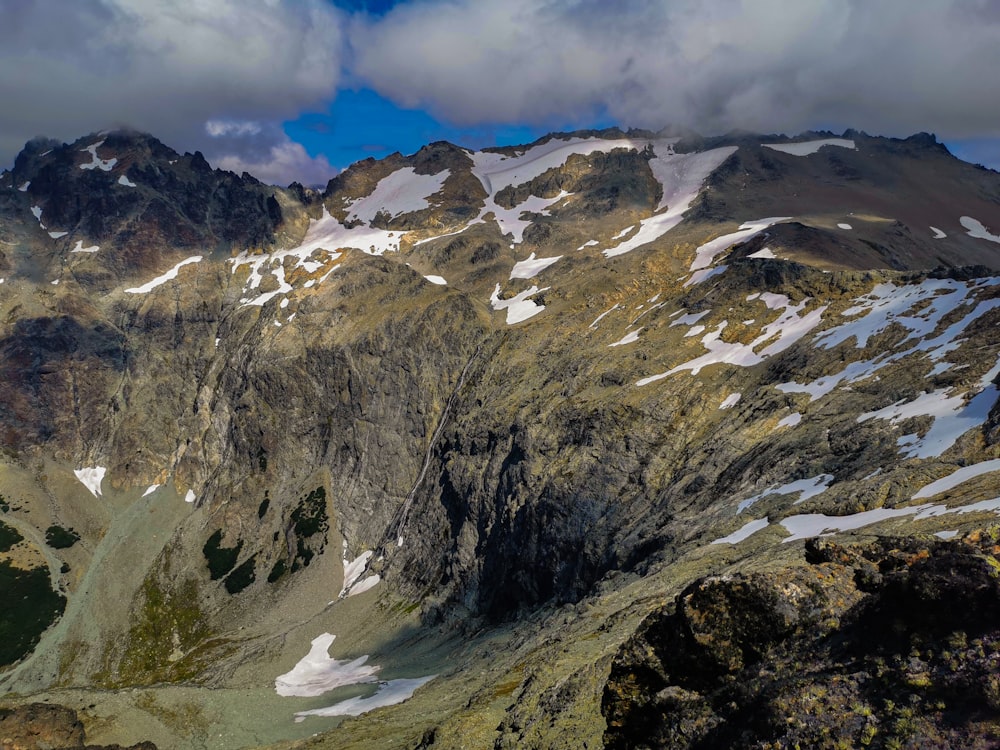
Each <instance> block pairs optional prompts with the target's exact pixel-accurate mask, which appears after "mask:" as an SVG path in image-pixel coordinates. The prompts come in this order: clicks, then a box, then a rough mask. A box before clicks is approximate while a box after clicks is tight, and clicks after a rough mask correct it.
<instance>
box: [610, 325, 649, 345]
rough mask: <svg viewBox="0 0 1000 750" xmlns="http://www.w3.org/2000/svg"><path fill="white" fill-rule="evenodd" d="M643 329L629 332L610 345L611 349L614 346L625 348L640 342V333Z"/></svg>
mask: <svg viewBox="0 0 1000 750" xmlns="http://www.w3.org/2000/svg"><path fill="white" fill-rule="evenodd" d="M641 330H642V328H636V329H635V330H634V331H629V332H628V333H626V334H625V335H624V336H622V337H621V338H620V339H618V341H616V342H615V343H613V344H608V346H609V347H612V346H624V345H625V344H631V343H634V342H636V341H638V340H639V331H641Z"/></svg>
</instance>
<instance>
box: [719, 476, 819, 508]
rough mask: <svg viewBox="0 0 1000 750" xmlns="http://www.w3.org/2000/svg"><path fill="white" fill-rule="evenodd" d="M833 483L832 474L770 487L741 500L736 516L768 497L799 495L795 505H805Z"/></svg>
mask: <svg viewBox="0 0 1000 750" xmlns="http://www.w3.org/2000/svg"><path fill="white" fill-rule="evenodd" d="M832 482H833V475H832V474H819V475H818V476H815V477H809V478H807V479H797V480H795V481H794V482H789V483H788V484H783V485H780V486H772V487H768V488H767V489H766V490H764V491H763V492H761V493H758V494H756V495H754V496H753V497H748V498H747V499H746V500H741V501H740V503H739V505H737V506H736V514H737V515H739V514H740V513H742V512H743V511H745V510H746V509H747V508H749V507H750V506H752V505H753V504H754V503H756V502H757V501H758V500H760V499H762V498H765V497H767V496H768V495H794V494H798V495H799V498H798V499H797V500H796V501H795V504H796V505H798V504H800V503H804V502H805V501H806V500H808V499H809V498H811V497H816V495H820V494H822V493H824V492H826V491H827V489H829V487H830V484H831V483H832Z"/></svg>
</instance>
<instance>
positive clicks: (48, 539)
mask: <svg viewBox="0 0 1000 750" xmlns="http://www.w3.org/2000/svg"><path fill="white" fill-rule="evenodd" d="M79 541H80V535H79V534H77V533H76V532H75V531H73V529H64V528H63V527H62V526H49V528H47V529H46V530H45V543H46V544H48V545H49V546H50V547H52V548H53V549H67V548H68V547H72V546H73V545H74V544H76V543H77V542H79Z"/></svg>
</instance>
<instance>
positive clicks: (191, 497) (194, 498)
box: [184, 490, 197, 503]
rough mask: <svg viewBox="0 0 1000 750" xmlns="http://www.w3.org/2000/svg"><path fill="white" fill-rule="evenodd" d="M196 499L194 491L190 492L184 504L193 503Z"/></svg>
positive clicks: (185, 497) (185, 496)
mask: <svg viewBox="0 0 1000 750" xmlns="http://www.w3.org/2000/svg"><path fill="white" fill-rule="evenodd" d="M196 499H197V498H196V497H195V494H194V490H188V491H187V494H186V495H184V502H186V503H193V502H194V501H195V500H196Z"/></svg>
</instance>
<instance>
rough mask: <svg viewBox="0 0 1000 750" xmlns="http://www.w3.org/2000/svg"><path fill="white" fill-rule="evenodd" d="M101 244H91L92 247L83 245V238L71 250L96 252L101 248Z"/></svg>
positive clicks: (73, 251)
mask: <svg viewBox="0 0 1000 750" xmlns="http://www.w3.org/2000/svg"><path fill="white" fill-rule="evenodd" d="M100 249H101V247H100V245H91V246H90V247H84V246H83V240H77V241H76V247H74V248H73V249H72V250H70V252H71V253H96V252H97V251H98V250H100Z"/></svg>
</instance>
